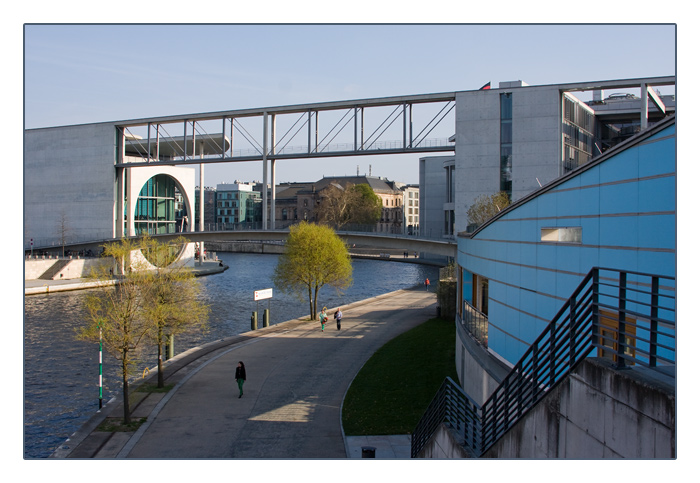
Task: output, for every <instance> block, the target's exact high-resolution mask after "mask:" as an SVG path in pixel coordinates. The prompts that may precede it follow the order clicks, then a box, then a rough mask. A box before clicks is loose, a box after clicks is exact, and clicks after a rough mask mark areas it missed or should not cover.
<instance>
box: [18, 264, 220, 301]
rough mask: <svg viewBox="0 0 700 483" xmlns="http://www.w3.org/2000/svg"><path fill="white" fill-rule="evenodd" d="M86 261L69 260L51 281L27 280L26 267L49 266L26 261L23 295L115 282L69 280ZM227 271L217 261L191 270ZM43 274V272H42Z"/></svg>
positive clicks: (201, 272)
mask: <svg viewBox="0 0 700 483" xmlns="http://www.w3.org/2000/svg"><path fill="white" fill-rule="evenodd" d="M88 260H89V259H88ZM93 260H94V261H95V262H99V263H103V261H101V260H99V259H93ZM84 261H86V260H71V262H70V264H68V265H67V266H66V267H65V268H64V269H63V270H65V272H63V271H62V272H60V273H58V274H57V275H55V277H59V278H53V279H39V278H35V279H31V280H28V279H27V275H26V270H27V268H26V267H27V266H28V265H32V264H34V263H36V262H40V263H41V264H42V266H47V268H45V271H46V270H50V266H48V264H46V263H43V262H45V261H44V260H26V261H25V280H24V295H37V294H45V293H54V292H68V291H71V290H85V289H90V288H97V287H100V286H103V285H111V284H114V283H115V282H116V281H115V280H94V279H90V278H88V277H87V276H85V275H83V276H77V277H74V278H70V274H71V273H72V274H74V275H75V274H76V273H77V271H78V269H80V270H82V271H81V272H80V273H81V275H82V274H83V273H85V272H84V268H82V267H84V266H85V264H84V263H81V262H84ZM57 262H58V260H54V261H53V264H56V263H57ZM73 263H75V264H76V265H79V267H78V268H75V267H73V268H70V265H72V264H73ZM226 269H228V266H226V265H221V264H220V263H219V262H218V261H214V260H212V261H205V262H204V263H203V264H202V265H198V264H196V263H195V266H194V267H193V268H192V270H193V271H194V274H195V275H196V276H198V277H200V276H204V275H213V274H215V273H221V272H223V271H225V270H226ZM36 272H38V270H34V273H36ZM66 272H67V273H68V276H65V275H64V276H63V277H60V275H61V273H66ZM44 273H45V272H44Z"/></svg>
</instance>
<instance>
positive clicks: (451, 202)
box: [418, 156, 455, 238]
mask: <svg viewBox="0 0 700 483" xmlns="http://www.w3.org/2000/svg"><path fill="white" fill-rule="evenodd" d="M418 169H419V171H418V176H419V177H418V179H419V182H418V185H419V187H420V188H419V189H420V191H421V197H420V203H419V204H420V212H421V214H422V222H421V225H420V235H421V236H422V237H425V238H454V236H455V191H454V187H455V157H454V156H428V157H423V158H420V160H419V168H418Z"/></svg>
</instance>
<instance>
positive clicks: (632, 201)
mask: <svg viewBox="0 0 700 483" xmlns="http://www.w3.org/2000/svg"><path fill="white" fill-rule="evenodd" d="M638 211H639V194H638V186H637V183H620V184H612V185H606V186H601V187H600V213H601V214H617V213H637V212H638Z"/></svg>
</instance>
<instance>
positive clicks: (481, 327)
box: [462, 300, 489, 347]
mask: <svg viewBox="0 0 700 483" xmlns="http://www.w3.org/2000/svg"><path fill="white" fill-rule="evenodd" d="M462 325H464V328H465V329H466V330H467V332H468V333H469V334H471V335H472V337H474V339H476V341H477V342H478V343H479V344H481V345H483V346H484V347H488V346H489V318H488V316H486V315H485V314H483V313H481V312H479V311H478V310H477V309H476V308H474V306H472V305H471V304H470V303H469V302H467V301H466V300H465V301H464V306H463V307H462Z"/></svg>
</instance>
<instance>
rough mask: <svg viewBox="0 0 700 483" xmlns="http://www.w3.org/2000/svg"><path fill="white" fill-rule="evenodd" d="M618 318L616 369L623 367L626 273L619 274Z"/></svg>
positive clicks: (625, 341)
mask: <svg viewBox="0 0 700 483" xmlns="http://www.w3.org/2000/svg"><path fill="white" fill-rule="evenodd" d="M617 313H618V318H617V368H618V369H622V368H624V367H625V359H624V357H623V356H624V355H625V347H626V345H627V340H626V338H625V333H626V332H627V328H626V327H625V321H626V319H627V272H620V296H619V299H618V312H617Z"/></svg>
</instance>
